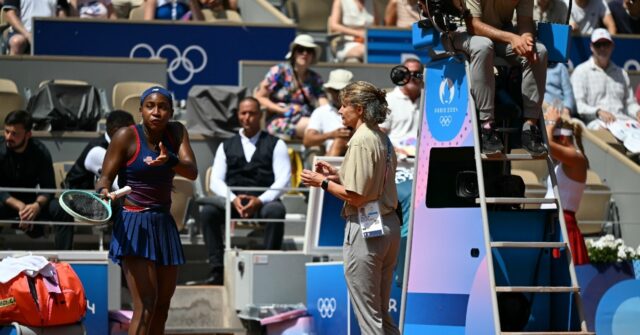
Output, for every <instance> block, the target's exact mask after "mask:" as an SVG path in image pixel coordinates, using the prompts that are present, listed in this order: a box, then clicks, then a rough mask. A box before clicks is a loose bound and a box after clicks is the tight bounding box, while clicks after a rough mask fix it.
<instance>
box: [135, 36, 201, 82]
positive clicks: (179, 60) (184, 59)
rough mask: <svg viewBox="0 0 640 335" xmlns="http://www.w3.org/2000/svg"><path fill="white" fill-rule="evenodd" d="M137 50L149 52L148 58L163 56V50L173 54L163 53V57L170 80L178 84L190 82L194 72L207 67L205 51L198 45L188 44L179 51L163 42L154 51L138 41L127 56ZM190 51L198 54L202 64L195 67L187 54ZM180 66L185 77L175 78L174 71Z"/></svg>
mask: <svg viewBox="0 0 640 335" xmlns="http://www.w3.org/2000/svg"><path fill="white" fill-rule="evenodd" d="M138 50H146V51H147V53H148V54H149V58H160V56H163V53H165V52H166V53H171V54H173V55H172V56H173V57H169V56H170V55H164V57H165V58H167V61H168V62H169V66H168V67H167V73H169V78H171V81H173V82H174V83H176V84H178V85H184V84H186V83H188V82H190V81H191V79H193V76H194V75H195V74H196V73H199V72H202V70H204V68H205V67H207V61H208V59H207V53H206V52H205V51H204V49H203V48H202V47H201V46H199V45H190V46H188V47H187V48H186V49H184V51H183V52H182V53H181V52H180V49H178V47H176V46H175V45H172V44H165V45H163V46H161V47H160V48H159V49H158V51H157V52H156V51H154V50H153V48H152V47H151V46H150V45H149V44H146V43H140V44H137V45H136V46H134V47H133V49H131V52H129V58H134V57H136V53H137V52H138ZM191 53H196V54H198V53H199V54H200V57H201V58H202V64H200V66H198V67H195V66H194V64H193V63H194V62H193V61H192V60H191V59H189V54H191ZM180 67H182V68H184V70H185V71H186V72H187V73H188V75H187V77H186V78H184V79H179V78H176V76H175V74H174V72H175V71H176V70H177V69H178V68H180Z"/></svg>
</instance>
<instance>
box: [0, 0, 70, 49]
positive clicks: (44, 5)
mask: <svg viewBox="0 0 640 335" xmlns="http://www.w3.org/2000/svg"><path fill="white" fill-rule="evenodd" d="M68 8H69V4H68V3H67V1H66V0H5V2H4V5H3V6H2V10H3V11H5V14H6V20H7V22H8V23H9V25H10V26H11V27H10V30H9V35H8V40H9V43H8V44H9V54H10V55H21V54H26V53H29V52H30V50H31V44H33V35H32V34H31V29H32V19H33V18H34V17H55V16H56V15H57V16H60V17H64V16H66V10H67V9H68Z"/></svg>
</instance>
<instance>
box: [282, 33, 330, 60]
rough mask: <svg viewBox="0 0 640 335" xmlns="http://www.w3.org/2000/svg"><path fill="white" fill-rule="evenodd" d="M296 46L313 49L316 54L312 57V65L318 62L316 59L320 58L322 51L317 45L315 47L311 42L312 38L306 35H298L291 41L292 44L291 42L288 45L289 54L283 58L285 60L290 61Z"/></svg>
mask: <svg viewBox="0 0 640 335" xmlns="http://www.w3.org/2000/svg"><path fill="white" fill-rule="evenodd" d="M297 45H299V46H301V47H304V48H314V49H315V51H316V53H315V55H314V56H313V63H316V62H317V61H318V58H320V54H321V53H322V49H321V48H320V46H319V45H317V44H316V43H315V42H314V41H313V37H311V35H307V34H300V35H298V36H296V38H295V39H294V40H293V42H291V44H289V52H288V53H287V55H286V56H285V57H284V58H285V59H291V56H292V55H293V49H294V48H295V47H296V46H297Z"/></svg>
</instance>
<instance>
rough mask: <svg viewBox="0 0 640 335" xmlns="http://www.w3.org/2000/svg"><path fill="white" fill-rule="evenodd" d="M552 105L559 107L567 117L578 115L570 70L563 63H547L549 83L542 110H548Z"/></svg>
mask: <svg viewBox="0 0 640 335" xmlns="http://www.w3.org/2000/svg"><path fill="white" fill-rule="evenodd" d="M551 106H553V107H555V108H557V109H558V110H559V111H560V113H561V115H562V116H563V117H565V118H571V117H574V116H578V113H577V112H576V99H575V98H574V96H573V89H572V88H571V80H570V79H569V70H568V69H567V66H566V65H565V64H563V63H557V62H549V64H548V65H547V83H546V85H545V91H544V101H543V102H542V110H543V111H545V112H546V110H547V108H549V107H551Z"/></svg>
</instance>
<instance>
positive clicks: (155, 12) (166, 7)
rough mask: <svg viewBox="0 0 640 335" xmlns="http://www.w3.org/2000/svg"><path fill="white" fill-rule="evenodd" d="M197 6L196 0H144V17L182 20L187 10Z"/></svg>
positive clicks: (147, 18)
mask: <svg viewBox="0 0 640 335" xmlns="http://www.w3.org/2000/svg"><path fill="white" fill-rule="evenodd" d="M199 8H200V3H199V2H198V0H176V1H172V0H144V19H145V20H182V19H185V18H184V17H185V15H187V13H188V12H189V11H194V10H198V9H199Z"/></svg>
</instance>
